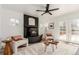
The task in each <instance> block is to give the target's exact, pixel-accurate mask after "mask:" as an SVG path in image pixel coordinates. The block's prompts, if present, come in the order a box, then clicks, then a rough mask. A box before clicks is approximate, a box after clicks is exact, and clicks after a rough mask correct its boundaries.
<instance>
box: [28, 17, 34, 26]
mask: <svg viewBox="0 0 79 59" xmlns="http://www.w3.org/2000/svg"><path fill="white" fill-rule="evenodd" d="M29 25H33V26H35V19H34V18H29Z"/></svg>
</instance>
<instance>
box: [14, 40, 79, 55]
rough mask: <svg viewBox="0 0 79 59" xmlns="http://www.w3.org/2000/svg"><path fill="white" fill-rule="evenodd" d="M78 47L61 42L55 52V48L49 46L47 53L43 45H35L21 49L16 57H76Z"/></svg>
mask: <svg viewBox="0 0 79 59" xmlns="http://www.w3.org/2000/svg"><path fill="white" fill-rule="evenodd" d="M78 47H79V45H76V44H72V43H65V42H62V41H60V42H59V44H58V46H57V48H55V47H54V51H53V50H52V48H53V46H52V45H49V46H48V47H47V49H46V52H45V51H44V49H45V45H44V44H43V43H35V44H32V45H29V46H28V47H23V48H19V49H18V52H17V53H14V55H75V53H76V52H77V50H78Z"/></svg>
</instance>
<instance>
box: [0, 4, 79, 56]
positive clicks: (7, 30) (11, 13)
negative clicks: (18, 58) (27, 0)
mask: <svg viewBox="0 0 79 59" xmlns="http://www.w3.org/2000/svg"><path fill="white" fill-rule="evenodd" d="M46 7H47V8H46ZM48 7H49V8H48ZM73 7H74V9H73ZM78 7H79V5H78V4H70V5H69V4H1V5H0V41H1V42H2V43H3V44H4V43H5V40H9V39H10V38H11V36H17V35H21V36H22V37H24V38H26V39H27V41H29V40H31V41H30V43H33V44H29V42H28V44H27V45H28V46H26V47H22V48H17V50H19V51H21V52H18V51H17V53H13V55H28V54H30V55H31V54H32V55H42V54H46V55H52V54H53V55H58V54H59V55H60V54H62V55H65V54H66V55H75V54H79V52H78V51H79V49H78V46H79V45H78V43H79V40H78V36H79V32H78V30H79V29H78V28H79V27H78V26H79V24H78V22H79V20H78V19H79V11H78V10H79V8H78ZM47 9H48V10H52V9H54V11H47ZM40 10H41V11H43V12H41V11H40ZM44 12H45V13H44ZM49 12H50V13H49ZM24 15H25V18H26V17H27V16H28V17H27V20H29V19H30V20H31V21H29V23H27V22H28V21H26V22H25V21H24ZM36 18H37V19H36ZM35 19H36V20H35ZM33 20H34V21H33ZM37 20H38V21H37ZM33 22H34V23H33ZM26 23H27V24H29V25H35V27H34V28H37V29H38V30H36V32H37V33H38V34H37V36H41V35H45V34H46V33H49V34H50V33H52V35H53V38H52V39H55V40H56V41H58V44H57V45H58V47H57V49H56V48H54V49H53V50H54V51H52V48H51V45H49V46H48V47H47V48H46V51H44V48H45V47H44V44H43V43H40V42H38V43H37V41H38V40H37V41H36V38H37V37H34V38H35V39H34V38H32V39H30V38H28V36H29V35H30V34H28V31H27V30H24V29H25V28H24V27H25V26H26V27H27V28H28V27H30V26H27V25H26ZM36 24H38V25H36ZM26 32H27V35H26ZM33 32H34V31H33ZM24 33H25V34H24ZM34 33H35V32H34ZM37 39H38V38H37ZM40 40H41V41H42V39H40ZM22 43H23V42H22ZM22 43H21V44H22ZM16 45H17V44H16ZM64 46H65V47H64ZM4 47H5V46H4ZM70 47H71V48H70ZM37 48H38V49H37ZM3 50H5V48H4V49H3ZM12 50H13V49H12ZM15 50H16V49H15ZM35 50H36V51H35ZM76 52H78V53H76ZM2 53H4V52H2ZM4 54H5V53H4Z"/></svg>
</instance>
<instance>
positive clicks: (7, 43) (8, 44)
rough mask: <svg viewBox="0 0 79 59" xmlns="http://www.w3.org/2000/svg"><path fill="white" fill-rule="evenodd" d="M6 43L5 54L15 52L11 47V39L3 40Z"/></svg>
mask: <svg viewBox="0 0 79 59" xmlns="http://www.w3.org/2000/svg"><path fill="white" fill-rule="evenodd" d="M3 42H4V43H5V48H4V55H12V54H13V50H12V47H11V42H12V41H11V40H5V41H3Z"/></svg>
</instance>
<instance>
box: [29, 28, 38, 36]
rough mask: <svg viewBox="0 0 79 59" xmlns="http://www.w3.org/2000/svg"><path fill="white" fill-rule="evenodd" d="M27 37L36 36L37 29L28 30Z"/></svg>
mask: <svg viewBox="0 0 79 59" xmlns="http://www.w3.org/2000/svg"><path fill="white" fill-rule="evenodd" d="M28 36H32V37H33V36H38V31H37V28H28Z"/></svg>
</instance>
